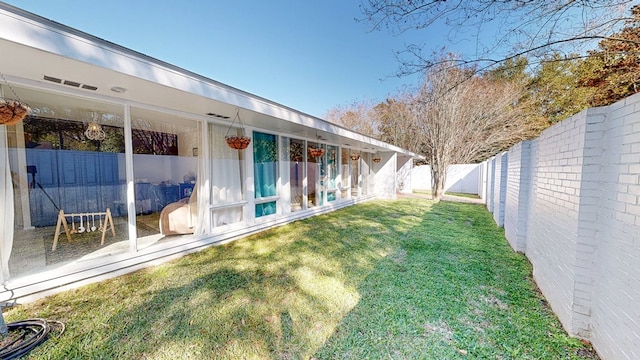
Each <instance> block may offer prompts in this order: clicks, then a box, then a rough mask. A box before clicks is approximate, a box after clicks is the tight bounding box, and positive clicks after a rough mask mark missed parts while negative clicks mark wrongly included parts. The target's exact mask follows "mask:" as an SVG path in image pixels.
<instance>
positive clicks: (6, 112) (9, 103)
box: [0, 73, 31, 125]
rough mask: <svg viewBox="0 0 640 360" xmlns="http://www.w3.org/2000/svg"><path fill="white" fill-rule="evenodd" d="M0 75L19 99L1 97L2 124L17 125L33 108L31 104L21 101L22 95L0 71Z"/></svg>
mask: <svg viewBox="0 0 640 360" xmlns="http://www.w3.org/2000/svg"><path fill="white" fill-rule="evenodd" d="M0 77H2V80H3V81H4V83H5V84H7V87H9V90H11V92H12V93H13V95H14V96H15V97H16V99H18V100H10V99H5V98H0V125H15V124H17V123H19V122H20V121H22V120H24V118H25V117H27V115H29V112H30V111H31V108H30V107H29V105H27V104H25V103H23V102H22V101H20V97H19V96H18V94H16V92H15V91H14V90H13V88H12V87H11V85H10V84H9V82H8V81H7V79H5V78H4V75H3V74H2V73H0Z"/></svg>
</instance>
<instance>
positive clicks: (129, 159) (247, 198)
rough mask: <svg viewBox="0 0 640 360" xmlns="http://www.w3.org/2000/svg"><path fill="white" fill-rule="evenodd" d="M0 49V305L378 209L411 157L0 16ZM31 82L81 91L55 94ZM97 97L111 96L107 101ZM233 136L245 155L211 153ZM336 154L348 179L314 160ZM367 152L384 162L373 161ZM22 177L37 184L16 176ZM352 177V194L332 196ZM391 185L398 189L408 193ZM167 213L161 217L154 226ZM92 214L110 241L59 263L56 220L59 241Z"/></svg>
mask: <svg viewBox="0 0 640 360" xmlns="http://www.w3.org/2000/svg"><path fill="white" fill-rule="evenodd" d="M0 52H2V53H5V52H6V53H13V54H14V55H15V56H12V57H9V58H7V57H4V58H2V59H1V60H0V61H1V62H2V71H3V77H4V78H6V79H4V81H5V82H6V83H7V84H0V95H2V92H4V91H9V87H8V86H11V90H15V92H16V94H17V95H16V96H18V97H20V98H21V99H22V100H23V101H24V102H26V103H28V104H30V105H31V107H32V109H33V111H32V114H31V117H28V118H27V120H29V121H24V122H22V123H19V124H16V125H11V126H6V128H7V129H9V130H10V131H3V132H2V134H1V136H3V140H6V141H3V142H2V148H0V152H3V153H6V154H8V156H6V159H3V160H2V164H0V166H3V168H5V169H9V170H10V171H11V176H12V177H14V176H15V179H16V184H17V186H15V187H12V186H11V182H6V181H5V182H4V183H3V185H2V190H4V191H6V192H7V194H11V195H12V196H13V197H14V198H15V199H16V201H17V205H16V207H15V209H13V208H11V207H8V208H6V207H5V208H2V209H0V212H2V214H0V217H1V218H9V216H6V217H5V216H4V215H5V211H11V212H13V214H12V215H17V216H14V217H15V221H12V222H13V224H10V223H9V224H4V223H3V226H4V225H6V228H11V229H13V230H14V231H13V232H10V231H5V232H1V233H0V244H1V245H2V246H3V248H9V249H11V250H12V251H11V254H12V255H11V257H9V256H4V257H3V258H2V259H1V260H2V266H3V268H9V267H10V268H11V270H12V273H11V274H10V275H7V276H4V272H3V276H2V277H0V283H2V284H3V285H4V286H3V289H2V290H0V302H3V301H19V302H21V301H28V300H32V299H35V298H38V297H41V296H44V295H47V294H50V293H53V292H57V291H62V290H64V289H68V288H73V287H76V286H79V285H82V284H86V283H89V282H95V281H100V280H102V279H105V278H109V277H113V276H116V275H120V274H123V273H126V272H130V271H134V270H137V269H139V268H142V267H145V266H149V265H153V264H157V263H160V262H163V261H167V260H169V259H172V258H175V257H178V256H182V255H184V254H188V253H191V252H195V251H199V250H200V249H203V248H204V247H207V246H212V245H215V244H220V243H224V242H228V241H233V240H235V239H238V238H240V237H243V236H245V235H249V234H253V233H256V232H259V231H262V230H265V229H268V228H271V227H274V226H279V225H283V224H286V223H289V222H292V221H295V220H298V219H302V218H306V217H310V216H314V215H318V214H323V213H327V212H330V211H334V210H337V209H340V208H342V207H345V206H350V205H353V204H356V203H358V202H362V201H367V200H370V199H374V198H376V197H382V198H393V197H395V195H396V193H397V191H398V190H399V187H398V181H397V180H398V175H399V173H402V176H405V177H406V174H410V172H411V168H412V165H413V157H414V156H415V154H412V153H411V152H408V151H406V150H403V149H400V148H397V147H395V146H393V145H390V144H386V143H383V142H381V141H378V140H376V139H373V138H370V137H367V136H364V135H362V134H358V133H355V132H353V131H350V130H348V129H345V128H342V127H339V126H336V125H334V124H331V123H329V122H327V121H325V120H322V119H319V118H314V117H311V116H309V115H306V114H303V113H301V112H299V111H296V110H293V109H290V108H287V107H284V106H282V105H279V104H277V103H274V102H271V101H269V100H267V99H264V98H261V97H258V96H255V95H252V94H249V93H246V92H243V91H241V90H238V89H235V88H232V87H229V86H226V85H224V84H221V83H218V82H215V81H213V80H211V79H208V78H206V77H203V76H200V75H197V74H194V73H191V72H188V71H186V70H183V69H180V68H179V67H176V66H173V65H170V64H167V63H164V62H162V61H159V60H157V59H153V58H150V57H148V56H145V55H143V54H140V53H137V52H135V51H133V50H129V49H126V48H123V47H120V46H118V45H115V44H112V43H109V42H106V41H104V40H101V39H99V38H96V37H93V36H91V35H88V34H85V33H82V32H80V31H77V30H74V29H71V28H68V27H66V26H64V25H61V24H58V23H54V22H51V21H49V20H47V19H43V18H41V17H38V16H37V15H34V14H30V13H27V12H24V11H22V10H20V9H16V8H14V7H12V6H10V5H7V4H3V3H0ZM27 60H28V61H32V62H34V61H35V62H37V63H38V64H39V65H38V69H37V70H34V67H33V66H29V64H27V63H26V61H27ZM40 65H41V66H40ZM41 68H42V69H41ZM43 71H46V72H45V75H48V74H60V76H61V77H62V75H65V76H64V79H73V80H75V79H82V80H83V81H82V84H91V85H95V86H92V87H89V88H85V87H84V86H82V87H81V86H80V85H81V84H80V83H77V84H78V86H74V85H69V84H65V81H63V79H57V80H56V78H54V79H53V80H52V77H50V76H45V77H43ZM113 84H127V89H125V90H126V91H115V90H113V88H111V87H112V86H113ZM7 85H8V86H7ZM233 111H235V112H236V116H238V119H237V120H239V114H240V113H242V115H243V120H244V122H243V123H242V124H241V125H240V126H241V127H242V129H240V128H238V127H234V123H235V124H238V123H239V121H237V122H236V121H235V119H232V118H231V117H229V116H226V115H224V114H233ZM34 118H35V119H37V121H33V119H34ZM87 119H92V120H93V121H94V122H96V123H98V124H99V125H100V126H101V127H103V129H105V131H106V132H107V133H108V134H107V135H106V136H105V138H104V139H103V140H92V141H91V142H90V141H84V140H85V138H86V137H87V136H86V135H83V134H86V132H85V130H86V122H87ZM50 124H51V126H49V125H50ZM44 125H47V126H44ZM1 127H2V128H3V130H4V129H5V126H4V125H2V126H1ZM29 127H31V128H32V129H33V130H36V131H35V132H31V133H30V132H29V131H28V130H29V129H28V128H29ZM52 129H53V130H52ZM283 129H286V130H283ZM230 130H231V131H232V132H231V133H229V131H230ZM241 130H242V131H241ZM62 132H69V134H71V135H72V136H68V135H66V134H65V135H63V134H62ZM234 132H235V133H236V134H239V133H241V132H243V133H245V134H247V135H249V137H251V138H252V141H251V143H250V144H249V146H248V147H247V148H246V149H236V148H233V149H232V148H231V147H229V146H227V143H226V141H225V137H226V135H230V134H234ZM320 134H322V135H324V136H326V137H325V138H322V141H319V139H320V138H321V137H320ZM258 135H260V136H258ZM83 136H84V137H83ZM63 137H66V138H65V139H67V140H65V141H62V140H59V141H58V139H62V138H63ZM36 138H37V139H36ZM284 138H288V139H294V140H297V145H298V146H299V149H298V150H300V154H298V153H294V151H293V149H292V148H289V147H288V145H287V147H285V146H284V144H285V141H284ZM51 139H54V140H51ZM69 139H71V140H69ZM78 139H79V140H78ZM31 140H34V141H31ZM36 140H37V141H36ZM258 140H260V141H258ZM56 141H57V142H58V143H57V144H54V142H56ZM79 142H84V143H86V144H84V145H82V146H80V145H78V143H79ZM347 143H348V144H349V145H348V146H347V147H345V148H343V147H342V145H343V144H347ZM287 144H289V143H287ZM311 145H313V146H314V147H321V148H322V149H324V150H325V155H324V157H323V155H318V156H317V155H313V156H311V155H310V153H311V152H309V151H308V150H309V147H310V146H311ZM343 149H346V150H347V151H354V152H357V153H359V154H361V155H362V158H361V159H360V160H359V162H358V163H356V164H357V167H358V168H357V169H355V170H354V168H353V167H352V166H351V165H352V163H349V164H351V165H347V164H345V165H346V166H339V165H340V161H338V159H337V158H334V159H332V161H331V162H330V163H329V162H328V160H327V159H328V156H329V154H333V155H335V154H337V153H341V152H342V150H343ZM350 149H351V150H350ZM365 149H366V150H365ZM374 152H375V153H380V154H381V157H383V159H384V161H381V162H380V163H374V162H373V161H372V160H371V159H372V154H373V153H374ZM44 153H50V154H48V155H47V156H44V155H43V154H44ZM293 155H296V156H293ZM298 155H299V156H298ZM399 155H400V157H401V159H402V161H398V158H399ZM347 161H348V160H347ZM293 164H299V165H300V166H299V167H298V168H295V166H294V165H293ZM35 165H37V166H35ZM331 166H335V168H332V167H331ZM36 167H37V176H35V175H36V174H35V171H32V173H33V174H32V173H28V169H29V168H31V169H35V168H36ZM354 171H355V172H356V175H358V179H356V180H352V184H356V186H355V187H356V188H355V189H351V188H348V189H343V188H340V185H341V184H340V182H341V181H342V179H349V178H351V177H353V176H352V175H353V174H352V172H354ZM343 174H344V176H343ZM30 175H34V176H33V177H30ZM334 175H335V177H334ZM296 176H297V178H296ZM34 179H35V180H34ZM47 179H59V180H60V179H62V180H64V181H63V182H62V180H60V181H58V182H51V183H50V184H48V183H45V180H47ZM292 179H294V180H299V181H298V182H297V183H296V185H297V187H296V188H295V189H294V190H295V191H298V190H300V189H303V190H302V191H303V192H304V197H303V198H301V199H300V200H299V203H297V205H298V207H296V208H294V207H293V206H292V205H293V204H294V203H293V196H292V195H293V194H292V188H291V181H292ZM12 180H13V179H12ZM405 180H406V181H405V182H403V191H407V192H411V181H410V178H409V179H405ZM36 181H38V182H40V183H42V184H44V186H40V187H36V185H35V184H36ZM353 181H355V183H354V182H353ZM7 184H8V185H7ZM342 185H343V186H347V184H342ZM348 185H351V184H348ZM34 189H36V190H35V191H34ZM45 190H46V193H45ZM342 190H345V191H344V193H345V196H344V197H343V196H342ZM330 193H331V195H329V194H330ZM86 194H90V195H91V196H92V198H89V197H88V196H87V195H86ZM295 194H296V195H297V193H295ZM169 205H172V206H169ZM173 206H175V209H179V211H178V210H175V214H177V215H175V217H172V216H174V215H171V213H169V214H168V215H167V214H165V215H166V216H165V215H163V212H164V211H165V210H167V209H169V210H171V208H173ZM54 207H55V208H54ZM60 207H64V209H61V208H60ZM40 208H42V209H44V210H47V212H46V214H44V215H45V216H42V220H43V221H42V222H41V223H38V224H33V223H32V221H31V220H35V218H34V217H33V216H31V214H30V210H31V212H32V213H34V214H36V213H37V212H34V211H32V210H34V209H40ZM59 208H60V209H59ZM96 209H98V210H96ZM49 210H50V211H49ZM60 210H64V211H62V212H60ZM171 211H174V210H171ZM96 212H100V213H101V215H99V216H101V217H100V218H99V219H100V220H104V221H105V224H106V214H107V213H109V214H110V215H109V216H111V217H113V218H114V219H115V226H112V229H116V228H117V231H115V232H114V234H113V237H112V238H109V240H108V241H107V242H106V243H104V242H100V237H99V236H98V242H94V243H92V246H93V245H96V248H93V247H92V246H85V247H84V248H82V249H79V248H77V247H76V248H71V247H72V246H74V244H75V242H74V241H67V238H66V237H65V236H64V235H62V236H61V238H62V237H65V238H64V239H63V240H61V243H62V242H64V245H65V246H66V247H67V248H66V250H62V249H61V248H62V246H58V245H60V244H59V243H56V241H57V240H55V239H57V235H59V234H60V233H59V232H58V230H55V227H56V222H57V224H61V221H60V219H67V220H66V221H68V222H69V223H71V227H73V230H75V225H77V224H78V222H82V221H85V224H87V223H88V221H89V219H90V218H92V219H93V218H94V216H96V215H95V213H96ZM70 213H73V215H70ZM65 216H66V217H65ZM30 217H31V218H30ZM176 218H177V219H178V221H176V223H178V222H180V223H181V225H184V226H181V230H180V231H176V232H174V233H170V234H169V233H168V231H165V226H163V224H164V225H167V224H168V223H170V222H171V220H169V219H176ZM100 220H98V219H96V222H98V221H100ZM182 223H184V224H182ZM12 225H13V226H12ZM81 226H82V225H81ZM100 226H101V227H102V224H100ZM82 227H83V228H84V226H82ZM87 227H88V225H87ZM105 228H106V225H105ZM166 228H172V227H171V226H167V227H166ZM174 228H175V227H174ZM185 228H186V230H185ZM83 232H84V231H80V233H83ZM54 234H55V235H54ZM72 234H76V233H74V232H70V231H66V235H72ZM116 234H117V235H116ZM83 235H86V234H83ZM91 235H94V234H91ZM166 235H176V236H171V237H166V238H165V237H164V236H166ZM43 239H44V241H43ZM159 239H162V240H163V241H159ZM74 240H75V239H74ZM47 241H49V243H47ZM88 242H90V241H88ZM51 243H53V244H55V245H54V246H52V245H51ZM80 250H81V251H80ZM8 253H9V252H8V251H3V254H8ZM79 259H82V260H83V261H77V260H79ZM87 259H91V261H86V260H87Z"/></svg>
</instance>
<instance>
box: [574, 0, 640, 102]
mask: <svg viewBox="0 0 640 360" xmlns="http://www.w3.org/2000/svg"><path fill="white" fill-rule="evenodd" d="M631 14H632V16H631V18H629V19H628V20H627V22H626V26H625V27H624V28H623V29H622V30H621V31H620V32H618V33H616V34H614V35H613V36H612V37H611V38H608V39H604V40H602V41H600V43H599V49H598V50H593V51H589V58H588V60H587V61H585V63H584V64H583V67H582V70H583V75H582V77H581V79H580V81H581V83H582V84H584V85H585V86H586V87H589V88H592V89H593V90H594V94H593V97H592V98H591V99H590V100H591V101H590V105H591V106H602V105H608V104H611V103H614V102H616V101H618V100H620V99H623V98H625V97H627V96H629V95H632V94H635V93H637V92H638V91H640V5H636V6H634V7H633V8H632V9H631Z"/></svg>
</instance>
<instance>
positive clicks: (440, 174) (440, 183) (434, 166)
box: [431, 161, 447, 201]
mask: <svg viewBox="0 0 640 360" xmlns="http://www.w3.org/2000/svg"><path fill="white" fill-rule="evenodd" d="M446 179H447V166H446V165H442V162H440V161H432V162H431V198H432V199H433V200H435V201H440V199H442V196H444V184H445V181H446Z"/></svg>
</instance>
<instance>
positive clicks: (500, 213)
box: [493, 152, 509, 226]
mask: <svg viewBox="0 0 640 360" xmlns="http://www.w3.org/2000/svg"><path fill="white" fill-rule="evenodd" d="M508 158H509V156H508V154H507V153H506V152H503V153H501V154H498V155H496V157H495V165H494V179H493V182H494V185H493V189H494V190H493V220H494V221H495V222H496V224H498V226H503V225H504V206H505V199H506V195H507V172H508Z"/></svg>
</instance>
